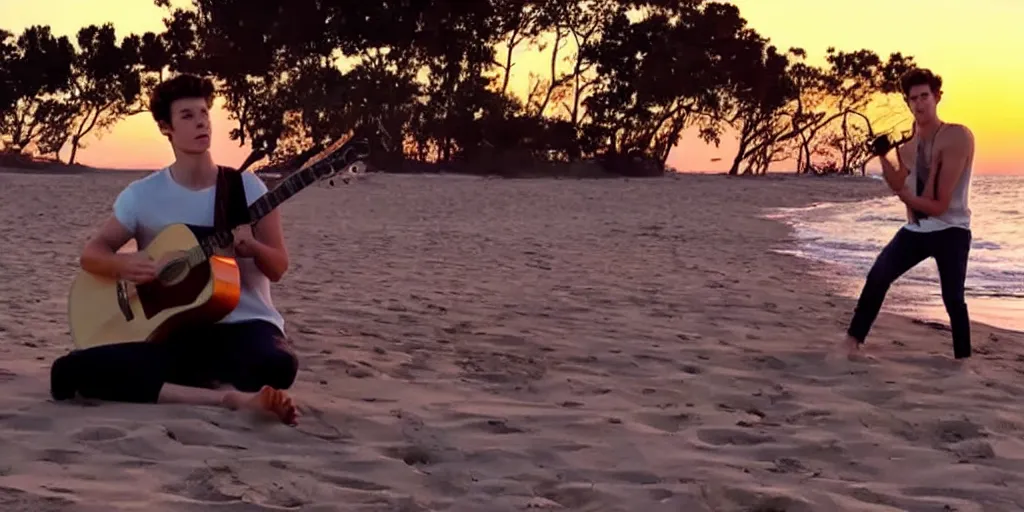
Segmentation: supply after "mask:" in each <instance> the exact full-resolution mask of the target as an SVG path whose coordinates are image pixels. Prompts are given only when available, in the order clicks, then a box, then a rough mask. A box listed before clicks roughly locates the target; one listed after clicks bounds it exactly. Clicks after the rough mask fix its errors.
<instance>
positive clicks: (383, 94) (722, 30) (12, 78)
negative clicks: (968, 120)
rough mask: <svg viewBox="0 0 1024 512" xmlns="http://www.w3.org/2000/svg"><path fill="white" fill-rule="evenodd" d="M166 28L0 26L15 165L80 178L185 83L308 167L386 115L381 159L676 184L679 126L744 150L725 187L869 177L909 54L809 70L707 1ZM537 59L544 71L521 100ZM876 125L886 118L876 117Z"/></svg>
mask: <svg viewBox="0 0 1024 512" xmlns="http://www.w3.org/2000/svg"><path fill="white" fill-rule="evenodd" d="M155 2H156V4H157V5H159V6H161V7H164V8H166V9H167V17H166V19H165V27H166V29H165V30H164V31H163V32H162V33H145V34H131V35H127V36H123V37H119V36H118V35H117V34H116V33H115V30H114V28H113V26H112V25H109V24H108V25H104V26H99V27H97V26H89V27H84V28H82V29H81V30H80V31H79V32H78V33H77V35H76V36H75V37H73V38H68V37H64V36H56V35H54V34H53V33H52V32H51V30H50V28H49V27H46V26H33V27H29V28H27V29H26V30H24V31H23V32H22V33H21V34H14V33H10V32H5V31H2V30H0V151H2V152H4V153H7V154H8V155H10V154H18V155H33V156H40V157H49V158H56V159H59V158H61V157H62V156H64V155H66V157H67V160H66V161H67V162H68V163H74V162H75V160H76V157H77V152H78V150H79V149H80V148H82V147H84V144H85V142H86V141H87V140H88V137H89V136H94V135H96V134H99V133H102V132H103V131H105V130H107V129H109V128H110V127H111V126H113V125H114V124H116V123H117V122H119V121H120V120H122V119H124V118H126V117H128V116H132V115H135V114H139V113H142V112H146V105H145V103H146V102H145V100H146V96H147V95H146V92H147V91H148V90H149V89H150V88H152V87H153V86H154V85H155V84H157V83H159V81H160V80H162V79H164V78H165V77H168V76H171V73H175V72H195V73H200V74H204V75H207V76H211V77H213V78H215V79H216V80H217V83H218V85H219V89H220V93H221V95H222V97H223V98H225V99H226V106H227V109H228V111H229V112H230V114H231V115H232V120H233V121H232V122H233V127H232V130H231V137H232V139H234V140H237V141H238V142H239V143H247V144H250V145H251V147H252V148H253V150H254V151H255V152H257V155H269V156H268V158H267V159H266V160H264V162H269V163H281V162H284V161H288V160H290V161H292V162H295V161H296V157H298V159H299V160H301V158H302V157H303V155H308V154H310V153H312V152H313V151H311V150H310V149H311V148H312V149H313V150H315V149H316V148H318V147H322V146H324V145H326V144H328V143H329V142H330V141H332V140H334V139H336V138H337V137H340V136H343V135H345V134H347V133H349V132H350V131H351V130H353V129H355V128H357V127H359V126H360V125H362V124H364V123H368V122H370V120H371V119H373V118H374V117H379V119H380V120H381V121H382V123H383V125H384V126H385V127H386V128H387V130H388V131H389V133H391V134H392V135H393V136H395V137H397V138H398V140H399V141H400V142H401V145H400V147H398V148H397V151H396V152H394V153H393V154H388V155H384V158H385V159H386V161H385V162H384V163H383V164H382V165H384V166H385V167H388V168H390V169H391V170H396V171H401V170H405V171H410V172H411V171H417V170H422V169H428V168H438V167H441V168H444V169H448V170H452V171H456V172H477V173H498V174H507V173H513V172H517V171H516V170H518V169H535V170H538V171H537V172H556V171H554V169H555V167H556V166H557V167H559V168H562V169H564V168H569V167H573V166H572V165H568V166H567V165H564V164H566V163H569V164H574V163H582V162H594V161H596V162H598V163H600V164H601V165H602V166H603V167H604V168H605V169H608V170H611V171H612V172H615V173H619V174H634V175H635V174H657V173H660V172H662V169H663V168H664V165H665V162H666V160H667V159H668V156H669V151H670V150H671V148H672V147H673V146H674V145H676V143H677V142H679V140H680V136H681V135H682V134H683V132H684V130H688V129H693V130H696V133H699V135H700V137H701V138H702V139H703V140H705V141H707V142H709V143H714V144H718V143H720V141H721V139H722V137H723V136H724V135H726V134H729V135H730V136H732V135H734V136H737V137H738V140H739V148H738V150H737V152H736V153H735V155H734V156H733V157H732V165H731V169H730V173H732V174H740V173H750V174H760V173H764V172H766V171H767V169H768V167H769V165H771V164H772V163H774V162H777V161H781V160H786V159H791V158H795V159H796V161H797V162H798V172H815V173H823V172H842V173H850V172H855V171H862V170H863V165H864V163H865V162H866V161H867V159H868V153H867V149H866V146H865V141H866V140H867V139H868V138H869V137H870V136H872V135H873V134H874V132H875V131H876V130H877V128H876V127H874V126H872V119H870V118H869V116H868V112H869V108H868V107H869V106H870V105H872V104H873V103H875V102H877V101H879V100H880V99H882V98H885V97H886V96H890V95H894V94H898V90H897V86H896V83H897V78H898V76H899V75H900V74H901V73H903V72H904V71H906V70H907V69H909V68H910V67H912V66H913V65H914V63H913V59H912V58H911V57H906V56H903V55H901V54H898V53H896V54H892V55H890V56H888V57H885V58H883V57H881V56H879V55H877V54H875V53H873V52H871V51H867V50H860V51H853V52H846V51H837V50H835V49H831V48H830V49H828V51H827V58H826V62H825V64H824V65H821V66H815V65H811V64H809V63H808V62H807V60H806V54H805V52H804V51H803V50H802V49H788V50H781V49H779V48H776V47H775V46H773V45H772V44H771V42H770V41H769V40H768V39H767V38H765V37H764V36H762V35H760V34H758V33H757V31H755V30H754V29H753V28H751V27H750V26H748V25H747V22H746V20H744V19H743V17H742V16H741V13H740V12H739V10H738V8H737V7H735V6H733V5H732V4H729V3H720V2H706V1H702V0H648V1H628V0H584V1H577V2H569V1H558V0H473V1H466V2H448V1H441V0H378V1H376V2H346V1H336V2H323V1H318V0H287V1H285V0H192V1H191V4H190V5H188V6H186V7H185V8H182V7H181V6H172V5H170V3H169V1H168V0H155ZM525 54H532V55H534V57H533V58H534V59H536V58H538V57H537V56H538V55H539V56H540V58H543V59H544V60H545V62H546V64H547V65H546V68H547V71H546V72H545V73H543V74H542V75H540V76H537V75H532V76H530V82H529V87H528V90H527V91H526V93H525V95H524V94H522V93H521V92H520V93H519V94H513V92H514V91H513V90H512V87H511V86H510V74H511V73H512V71H513V70H514V69H515V67H516V66H517V64H521V62H517V60H521V59H523V58H524V57H522V56H523V55H525ZM874 121H875V122H876V123H878V120H877V119H875V120H874Z"/></svg>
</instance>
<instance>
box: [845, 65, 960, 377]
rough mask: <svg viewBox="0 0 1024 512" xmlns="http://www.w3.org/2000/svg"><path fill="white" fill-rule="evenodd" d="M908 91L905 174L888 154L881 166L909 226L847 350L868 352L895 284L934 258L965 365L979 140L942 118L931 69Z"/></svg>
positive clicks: (869, 294) (862, 303) (863, 303)
mask: <svg viewBox="0 0 1024 512" xmlns="http://www.w3.org/2000/svg"><path fill="white" fill-rule="evenodd" d="M900 86H901V90H902V92H903V97H904V99H905V100H906V102H907V105H908V107H909V108H910V111H911V112H912V113H913V115H914V123H915V124H914V128H915V130H914V131H915V133H914V137H913V138H912V139H911V140H910V141H908V142H907V144H906V145H905V146H902V147H900V148H899V149H897V158H898V160H899V166H900V167H899V169H897V168H895V167H894V166H893V164H892V163H891V162H890V161H889V159H888V158H887V157H886V153H888V150H886V151H885V152H883V153H882V154H880V155H879V160H881V163H882V172H883V175H884V176H885V179H886V182H887V183H888V184H889V187H890V188H891V189H892V190H893V192H894V193H895V194H896V196H897V197H899V198H900V200H901V201H903V203H904V204H905V205H906V207H907V223H906V224H905V225H904V226H903V227H902V228H901V229H900V230H899V231H897V232H896V235H895V236H894V237H893V239H892V240H891V241H890V242H889V244H888V245H887V246H886V247H885V248H884V249H883V250H882V252H881V254H879V255H878V258H877V259H876V260H875V263H874V265H873V266H872V267H871V271H870V272H868V276H867V281H866V282H865V284H864V288H863V291H861V295H860V299H859V300H858V302H857V307H856V310H855V312H854V315H853V319H852V320H851V321H850V327H849V329H848V330H847V337H846V339H845V340H844V341H843V343H842V350H843V351H845V352H846V353H847V355H849V356H853V355H854V354H855V353H856V352H857V351H858V350H859V349H860V346H861V345H862V344H863V343H864V338H865V337H867V334H868V331H869V330H870V329H871V324H872V323H874V321H875V318H876V317H877V316H878V311H879V309H881V307H882V301H883V300H884V299H885V295H886V293H887V292H888V290H889V287H890V285H892V283H893V282H894V281H895V280H896V279H897V278H899V277H900V276H902V275H903V274H904V273H906V272H907V271H908V270H910V269H911V268H913V267H915V266H917V265H918V264H919V263H921V262H922V261H924V260H925V259H927V258H929V257H931V258H935V263H936V265H937V267H938V271H939V279H940V281H941V286H942V302H943V304H944V305H945V307H946V312H947V313H948V314H949V323H950V327H951V329H952V331H953V356H954V358H955V359H956V360H957V361H958V362H961V363H964V362H966V361H967V360H968V358H969V357H970V356H971V325H970V319H969V318H968V315H967V303H966V301H965V298H964V281H965V280H966V278H967V256H968V254H969V252H970V249H971V209H970V208H969V206H968V195H969V192H970V184H971V171H972V164H973V160H974V136H973V134H972V133H971V131H970V130H969V129H968V128H967V127H965V126H963V125H961V124H954V123H945V122H943V121H942V120H940V119H939V116H938V113H937V112H936V106H937V104H938V102H939V100H940V99H941V98H942V79H941V78H940V77H938V76H936V75H934V74H932V72H931V71H929V70H927V69H915V70H912V71H910V72H908V73H907V74H906V75H904V76H903V77H902V78H901V80H900ZM904 162H907V163H909V168H908V167H907V166H905V165H904ZM908 178H909V183H908Z"/></svg>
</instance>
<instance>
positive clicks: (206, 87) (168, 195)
mask: <svg viewBox="0 0 1024 512" xmlns="http://www.w3.org/2000/svg"><path fill="white" fill-rule="evenodd" d="M213 98H214V86H213V83H212V82H211V81H210V80H208V79H203V78H200V77H197V76H194V75H179V76H177V77H175V78H172V79H170V80H167V81H165V82H163V83H162V84H160V85H159V86H158V87H157V88H156V90H154V92H153V95H152V97H151V98H150V105H149V106H150V110H151V112H152V115H153V119H154V120H155V121H156V123H157V125H158V127H159V129H160V132H161V133H162V134H164V136H166V137H167V139H168V141H169V142H170V144H171V148H172V150H173V151H174V158H175V159H174V163H172V164H171V165H170V166H168V167H166V168H164V169H162V170H160V171H157V172H155V173H152V174H150V175H149V176H146V177H144V178H141V179H139V180H136V181H134V182H132V183H131V184H130V185H128V187H126V188H125V189H124V190H122V191H121V193H120V194H119V195H118V196H117V199H116V200H115V201H114V205H113V214H112V215H111V216H110V217H109V218H108V219H107V220H106V221H105V222H104V223H103V225H102V226H101V227H100V228H99V230H98V231H97V232H96V233H95V234H94V235H93V236H92V238H91V239H90V240H89V241H88V243H87V244H86V245H85V248H84V249H83V251H82V254H81V266H82V268H83V269H85V270H86V271H88V272H91V273H93V274H97V275H105V276H110V277H117V278H121V279H125V280H128V281H132V282H134V283H145V282H148V281H151V280H153V279H154V278H155V277H156V273H157V271H158V269H157V267H156V264H155V262H154V261H153V260H152V259H151V258H150V257H149V256H148V255H146V254H145V253H143V252H134V253H120V254H119V253H117V250H118V249H119V248H120V247H121V246H123V245H124V244H125V243H126V242H128V240H130V239H132V238H134V239H135V240H136V242H137V243H138V245H139V247H145V246H146V245H147V244H148V243H149V241H150V240H151V239H152V238H153V237H154V236H155V235H156V234H157V233H159V232H160V230H162V229H163V228H164V227H166V226H167V225H169V224H176V223H184V224H188V225H189V226H191V227H192V228H193V229H194V230H197V232H199V233H202V231H203V230H207V231H210V230H212V226H213V224H214V222H213V221H214V197H215V190H216V184H217V176H218V166H217V165H216V164H215V163H214V161H213V157H212V156H211V154H210V132H211V123H210V108H211V107H212V105H213ZM232 172H237V171H232ZM242 183H243V185H244V188H245V195H246V199H247V201H248V203H249V204H250V205H251V204H252V203H253V202H254V201H255V200H257V199H259V197H260V196H262V195H263V194H264V193H265V192H266V191H267V187H266V186H265V185H264V184H263V182H262V180H260V178H259V177H258V176H256V175H254V174H253V173H250V172H244V173H242ZM233 249H234V256H235V257H236V259H237V261H238V266H239V270H240V273H241V285H242V288H241V297H240V299H239V303H238V306H237V307H236V308H235V309H234V310H233V311H232V312H231V313H230V314H229V315H228V316H227V317H225V318H224V319H223V320H221V321H220V322H218V323H216V324H213V325H209V326H203V327H200V328H197V329H190V330H188V332H177V333H174V335H173V336H171V338H170V339H169V340H166V341H163V342H139V343H122V344H114V345H106V346H98V347H92V348H89V349H85V350H77V351H73V352H71V353H69V354H67V355H64V356H62V357H60V358H58V359H57V360H56V361H54V363H53V366H52V367H51V369H50V388H51V389H50V392H51V394H52V396H53V397H54V399H56V400H64V399H69V398H73V397H75V396H76V395H78V396H82V397H84V398H91V399H98V400H107V401H120V402H141V403H167V402H176V403H187V404H197V405H214V406H223V407H227V408H230V409H255V410H259V411H264V412H269V413H272V414H273V415H276V416H277V417H278V418H279V419H280V420H281V421H282V422H285V423H288V424H294V423H295V421H296V419H297V416H298V414H297V411H296V409H295V406H294V404H293V403H292V399H291V397H289V396H288V394H287V393H285V392H284V391H282V390H283V389H287V388H289V387H291V385H292V383H293V382H294V380H295V375H296V373H297V371H298V362H297V360H296V358H295V355H294V354H293V353H292V352H291V351H290V350H289V349H288V348H287V347H286V345H285V342H284V339H283V333H284V320H283V318H282V317H281V315H280V313H278V311H277V310H276V309H275V307H274V305H273V303H272V301H271V299H270V281H277V280H279V279H280V278H281V276H282V275H283V274H284V273H285V271H286V270H287V268H288V252H287V250H286V249H285V246H284V238H283V235H282V232H281V219H280V213H279V212H278V211H273V212H271V213H270V214H269V215H267V216H265V217H263V218H262V219H261V220H260V221H259V222H258V223H257V224H256V225H255V226H254V227H250V226H249V225H248V224H243V225H242V226H239V227H238V228H236V229H235V231H234V247H233Z"/></svg>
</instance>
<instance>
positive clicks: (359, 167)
mask: <svg viewBox="0 0 1024 512" xmlns="http://www.w3.org/2000/svg"><path fill="white" fill-rule="evenodd" d="M374 142H376V143H377V144H379V145H380V147H382V148H383V149H384V150H385V151H390V149H391V136H390V134H388V132H387V130H385V129H384V124H383V123H382V122H381V120H380V118H379V117H374V118H372V120H371V122H370V123H367V124H366V125H363V126H361V127H360V128H359V129H357V130H356V132H355V133H354V134H353V135H352V137H350V138H348V139H347V140H346V139H338V140H337V141H335V142H334V143H332V144H331V145H330V146H327V147H326V148H324V150H323V151H321V152H320V153H319V154H317V155H315V156H313V157H312V158H310V159H309V160H308V161H307V162H306V163H305V164H304V165H303V166H302V167H301V168H300V169H299V170H298V172H299V173H307V174H309V175H310V178H311V179H310V181H315V182H319V183H324V182H326V183H328V184H329V185H332V186H333V185H334V182H335V181H336V180H340V181H341V182H343V183H345V184H348V183H350V182H351V181H353V180H355V179H357V178H359V177H361V176H363V175H365V174H366V172H367V165H366V159H367V158H369V157H370V155H371V154H372V153H373V143H374ZM303 181H306V180H303Z"/></svg>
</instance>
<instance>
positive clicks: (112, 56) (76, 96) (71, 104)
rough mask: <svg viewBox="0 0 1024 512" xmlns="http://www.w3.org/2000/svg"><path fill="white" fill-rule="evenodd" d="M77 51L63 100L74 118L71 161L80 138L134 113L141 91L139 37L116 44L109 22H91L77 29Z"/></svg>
mask: <svg viewBox="0 0 1024 512" xmlns="http://www.w3.org/2000/svg"><path fill="white" fill-rule="evenodd" d="M77 40H78V48H79V50H78V54H77V55H76V56H75V59H74V64H73V66H72V76H71V80H70V87H69V90H68V94H67V95H66V98H65V99H64V101H63V102H62V104H63V106H64V108H65V109H67V111H68V115H69V116H70V117H71V118H72V119H73V121H72V122H71V123H70V126H69V127H68V128H69V129H68V132H67V138H68V141H69V142H70V144H71V155H70V156H69V157H68V163H69V164H74V163H75V158H76V156H77V155H78V149H79V148H82V147H84V146H83V144H82V141H83V139H84V138H85V137H86V136H87V135H89V134H90V133H93V132H94V131H98V132H103V131H106V130H108V129H109V128H111V127H113V126H114V125H115V124H117V123H118V122H119V121H121V120H122V119H124V118H125V117H127V116H128V115H130V114H132V113H134V112H135V111H136V110H135V104H136V103H137V101H138V99H139V97H140V94H141V92H142V77H141V75H140V72H141V69H140V65H141V54H140V52H141V51H142V40H141V38H139V37H138V36H129V37H127V38H125V39H124V41H123V42H122V43H121V44H118V41H117V36H116V33H115V31H114V26H113V25H112V24H109V23H108V24H105V25H103V26H99V27H98V26H95V25H90V26H88V27H83V28H82V29H80V30H79V31H78V37H77Z"/></svg>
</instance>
